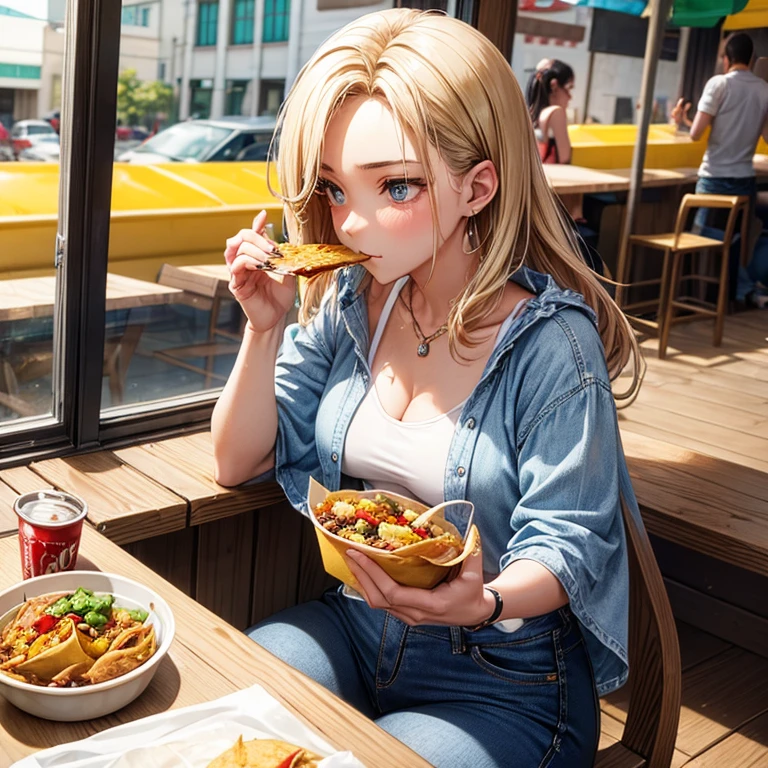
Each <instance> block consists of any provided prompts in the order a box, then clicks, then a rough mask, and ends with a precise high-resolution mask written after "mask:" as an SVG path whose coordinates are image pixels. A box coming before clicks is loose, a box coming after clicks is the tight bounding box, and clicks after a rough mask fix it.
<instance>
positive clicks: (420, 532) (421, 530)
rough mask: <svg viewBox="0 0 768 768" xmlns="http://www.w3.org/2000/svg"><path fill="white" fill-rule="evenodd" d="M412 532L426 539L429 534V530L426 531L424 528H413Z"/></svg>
mask: <svg viewBox="0 0 768 768" xmlns="http://www.w3.org/2000/svg"><path fill="white" fill-rule="evenodd" d="M413 532H414V533H415V534H416V535H417V536H421V538H422V539H426V538H427V537H428V536H429V532H428V531H427V529H426V528H414V529H413Z"/></svg>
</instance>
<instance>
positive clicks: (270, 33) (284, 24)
mask: <svg viewBox="0 0 768 768" xmlns="http://www.w3.org/2000/svg"><path fill="white" fill-rule="evenodd" d="M290 15H291V0H264V33H263V36H262V41H263V42H265V43H283V42H285V41H286V40H288V30H289V28H290V23H289V22H290Z"/></svg>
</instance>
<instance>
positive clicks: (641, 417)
mask: <svg viewBox="0 0 768 768" xmlns="http://www.w3.org/2000/svg"><path fill="white" fill-rule="evenodd" d="M712 326H713V323H712V322H707V321H704V322H692V323H687V324H681V325H677V326H675V327H674V328H673V329H672V333H671V336H670V346H669V348H668V350H667V358H666V359H665V360H659V359H658V356H657V350H658V341H657V340H656V339H654V338H651V339H648V340H646V341H644V342H643V345H642V346H643V351H644V352H645V356H646V361H647V363H648V371H647V373H646V376H645V381H644V382H643V386H642V389H641V391H640V395H639V396H638V398H637V400H636V402H635V403H633V404H632V405H631V406H630V407H628V408H626V409H624V410H622V411H621V412H620V415H619V420H620V424H621V429H622V431H628V432H635V433H639V434H643V435H647V436H649V437H653V438H654V439H656V440H660V441H663V442H666V443H671V444H673V445H677V446H680V447H683V448H688V449H691V450H694V451H697V452H699V453H703V454H706V455H708V456H713V457H715V458H721V459H725V460H727V461H731V462H733V463H735V464H741V465H742V466H748V467H752V468H754V469H757V470H760V471H762V472H765V473H766V477H767V480H768V310H762V311H761V310H753V311H750V312H743V313H739V314H736V315H729V316H728V317H727V318H726V321H725V333H724V336H723V343H722V345H721V346H719V347H713V346H712Z"/></svg>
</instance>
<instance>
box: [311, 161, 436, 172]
mask: <svg viewBox="0 0 768 768" xmlns="http://www.w3.org/2000/svg"><path fill="white" fill-rule="evenodd" d="M392 165H397V166H400V167H402V166H403V165H421V163H420V162H419V161H418V160H379V161H378V162H375V163H364V164H363V165H358V166H357V167H358V168H359V169H360V170H361V171H370V170H373V169H376V168H388V167H390V166H392ZM320 167H321V168H322V169H323V170H324V171H328V172H330V173H335V171H334V170H333V168H331V166H330V165H327V164H326V163H321V164H320Z"/></svg>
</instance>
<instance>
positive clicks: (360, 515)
mask: <svg viewBox="0 0 768 768" xmlns="http://www.w3.org/2000/svg"><path fill="white" fill-rule="evenodd" d="M355 518H357V519H358V520H365V522H366V523H368V524H369V525H372V526H373V527H374V528H378V527H379V521H378V520H377V519H376V518H375V517H374V516H373V515H371V514H369V513H368V512H366V511H365V510H363V509H358V510H357V512H355Z"/></svg>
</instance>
